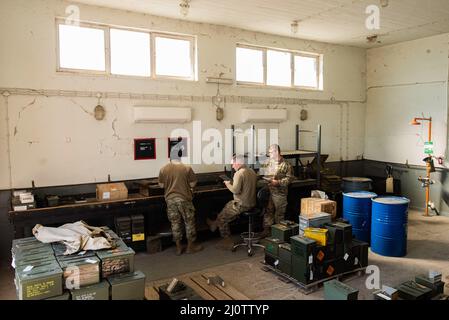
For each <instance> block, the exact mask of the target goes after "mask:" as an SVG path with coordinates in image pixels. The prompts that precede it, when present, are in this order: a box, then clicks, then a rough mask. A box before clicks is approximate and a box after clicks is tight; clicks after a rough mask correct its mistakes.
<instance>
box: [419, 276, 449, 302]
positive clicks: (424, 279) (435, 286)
mask: <svg viewBox="0 0 449 320" xmlns="http://www.w3.org/2000/svg"><path fill="white" fill-rule="evenodd" d="M415 282H416V283H418V284H420V285H423V286H425V287H427V288H429V289H431V290H432V297H434V296H437V295H439V294H441V293H443V292H444V282H443V281H439V282H437V283H433V282H432V281H431V280H430V279H429V277H428V276H426V275H423V274H421V275H418V276H416V277H415Z"/></svg>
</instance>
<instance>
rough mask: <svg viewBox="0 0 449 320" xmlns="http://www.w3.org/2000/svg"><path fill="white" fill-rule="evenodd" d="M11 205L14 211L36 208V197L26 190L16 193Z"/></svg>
mask: <svg viewBox="0 0 449 320" xmlns="http://www.w3.org/2000/svg"><path fill="white" fill-rule="evenodd" d="M11 204H12V209H13V210H14V211H25V210H29V209H34V208H36V200H35V199H34V195H33V194H32V193H31V192H29V191H26V190H18V191H14V192H13V196H12V199H11Z"/></svg>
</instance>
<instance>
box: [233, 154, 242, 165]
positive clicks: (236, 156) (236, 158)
mask: <svg viewBox="0 0 449 320" xmlns="http://www.w3.org/2000/svg"><path fill="white" fill-rule="evenodd" d="M232 163H239V164H245V157H244V156H243V155H241V154H234V155H233V156H232Z"/></svg>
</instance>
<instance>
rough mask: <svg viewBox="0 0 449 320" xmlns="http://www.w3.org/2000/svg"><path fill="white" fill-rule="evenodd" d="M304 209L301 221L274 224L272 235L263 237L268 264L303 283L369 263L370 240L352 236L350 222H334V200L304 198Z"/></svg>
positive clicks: (302, 203) (302, 204) (302, 206)
mask: <svg viewBox="0 0 449 320" xmlns="http://www.w3.org/2000/svg"><path fill="white" fill-rule="evenodd" d="M304 200H305V201H304ZM301 210H305V213H306V214H303V212H301V215H300V216H299V225H298V224H295V223H293V222H288V223H287V222H283V223H282V224H277V225H273V226H272V229H271V238H267V239H265V240H264V245H265V263H266V264H267V265H270V266H271V267H272V268H274V269H276V270H278V271H279V272H281V273H283V274H285V275H288V276H289V277H291V278H294V279H295V280H297V281H298V282H300V283H302V284H310V283H312V282H315V281H318V280H322V279H326V278H329V277H332V276H335V275H338V274H341V273H344V272H348V271H352V270H355V269H357V268H361V267H366V266H367V265H368V244H367V243H364V242H361V241H358V240H355V239H353V237H352V226H351V225H350V224H348V223H346V222H345V221H337V222H332V217H333V216H335V213H336V203H335V202H334V201H330V200H323V199H320V198H307V199H303V201H301ZM316 210H318V211H316ZM323 211H324V212H323Z"/></svg>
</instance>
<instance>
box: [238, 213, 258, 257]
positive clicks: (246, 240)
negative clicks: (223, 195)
mask: <svg viewBox="0 0 449 320" xmlns="http://www.w3.org/2000/svg"><path fill="white" fill-rule="evenodd" d="M261 212H262V210H260V209H259V208H257V207H255V208H253V209H251V210H248V211H244V212H242V213H241V214H242V215H244V216H247V217H248V232H243V233H242V234H240V237H241V238H242V240H243V242H242V243H239V244H236V245H235V246H234V247H233V248H232V252H235V251H236V250H237V248H238V247H246V248H247V249H248V256H249V257H251V256H252V255H253V254H254V252H253V247H260V248H265V247H264V246H263V245H261V244H258V243H257V242H259V240H260V238H259V237H257V236H256V234H255V233H254V232H253V231H252V225H253V217H255V216H258V215H260V213H261Z"/></svg>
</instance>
